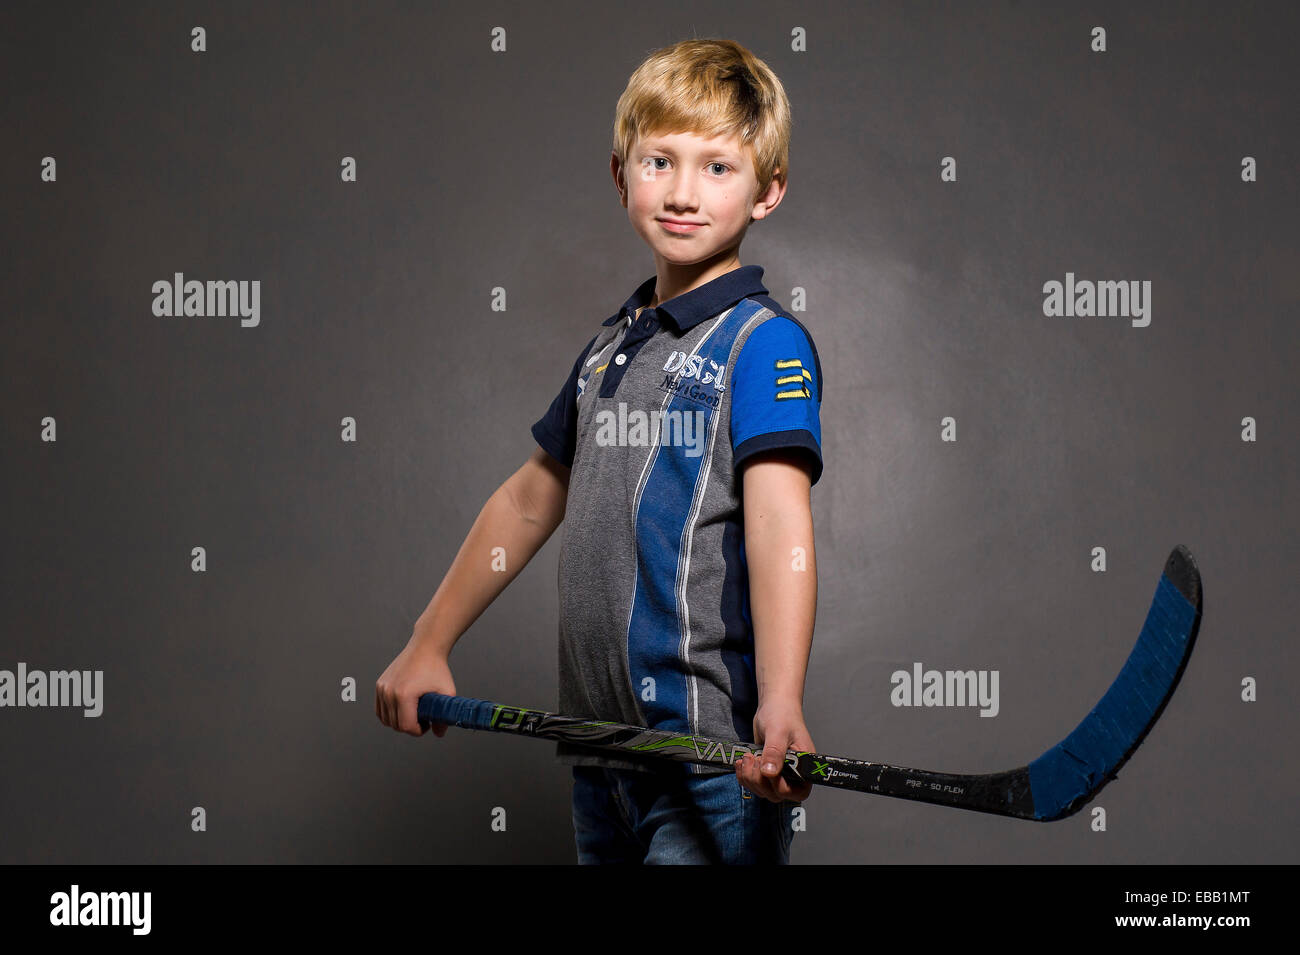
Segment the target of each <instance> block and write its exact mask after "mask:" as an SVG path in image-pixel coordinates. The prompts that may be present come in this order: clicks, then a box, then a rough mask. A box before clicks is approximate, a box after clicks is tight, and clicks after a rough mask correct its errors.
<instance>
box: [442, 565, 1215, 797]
mask: <svg viewBox="0 0 1300 955" xmlns="http://www.w3.org/2000/svg"><path fill="white" fill-rule="evenodd" d="M1200 620H1201V575H1200V572H1199V571H1198V570H1197V568H1196V562H1195V560H1194V559H1193V558H1192V555H1191V553H1190V552H1189V551H1188V550H1187V548H1186V547H1184V546H1182V545H1181V544H1180V545H1178V546H1177V547H1175V548H1174V549H1173V551H1172V552H1171V553H1170V555H1169V560H1168V561H1166V563H1165V569H1164V573H1163V574H1162V575H1161V577H1160V583H1159V584H1158V585H1157V587H1156V593H1155V597H1154V599H1153V600H1152V601H1151V609H1150V610H1149V611H1147V618H1146V622H1145V623H1144V624H1143V625H1142V632H1141V633H1140V634H1139V635H1138V639H1137V644H1136V645H1135V646H1134V647H1133V651H1132V652H1131V653H1130V654H1129V657H1128V660H1127V661H1125V663H1124V667H1123V669H1121V670H1120V672H1119V676H1117V677H1116V678H1115V682H1114V683H1112V684H1111V686H1110V689H1108V690H1107V691H1106V694H1105V695H1104V696H1103V697H1102V698H1101V702H1099V703H1098V704H1097V705H1096V706H1094V707H1093V708H1092V712H1090V713H1089V714H1088V715H1087V716H1086V717H1084V719H1083V722H1081V723H1080V724H1079V725H1078V726H1077V727H1075V729H1074V732H1072V733H1071V734H1070V735H1069V736H1067V737H1066V738H1065V739H1064V740H1062V741H1061V742H1060V743H1057V744H1056V745H1055V746H1053V747H1052V748H1051V749H1049V750H1048V751H1047V752H1045V753H1043V755H1042V756H1039V757H1038V758H1037V759H1035V760H1034V761H1033V762H1031V763H1030V764H1029V765H1028V766H1021V767H1019V768H1017V769H1012V770H1007V771H1006V772H1001V773H989V774H987V775H960V774H951V773H935V772H930V771H929V770H924V769H905V768H902V767H899V766H889V765H886V764H885V763H868V762H862V761H860V760H856V759H845V758H843V757H840V756H825V755H822V754H820V753H801V752H794V751H791V752H789V753H787V754H786V764H785V766H784V767H783V769H782V772H783V773H784V774H785V775H786V776H787V778H789V779H791V780H792V781H800V780H803V781H809V782H813V783H818V784H820V785H824V786H837V787H840V788H843V789H856V790H859V791H861V792H870V793H878V794H880V795H883V796H897V797H900V798H903V799H915V800H919V801H921V802H931V803H938V804H940V805H944V806H953V807H955V808H958V809H971V810H975V811H977V812H989V813H996V814H997V815H1002V816H1014V817H1015V818H1017V819H1033V820H1037V821H1039V822H1050V821H1052V820H1054V819H1062V818H1064V817H1066V816H1069V815H1071V814H1072V813H1074V812H1077V811H1078V810H1079V809H1080V808H1082V807H1083V806H1084V804H1086V803H1087V802H1089V801H1090V800H1091V799H1092V798H1093V797H1094V796H1096V795H1097V793H1098V792H1099V791H1100V790H1101V788H1102V787H1103V786H1105V785H1106V783H1108V782H1109V781H1110V780H1112V779H1114V778H1115V775H1116V773H1117V772H1118V771H1119V768H1120V767H1121V766H1123V765H1124V763H1125V761H1127V759H1128V758H1129V756H1131V755H1132V753H1133V751H1134V750H1135V749H1137V747H1138V744H1140V743H1141V742H1142V739H1143V737H1145V736H1146V734H1147V731H1148V730H1150V729H1151V727H1152V726H1153V725H1155V722H1156V720H1157V719H1159V718H1160V713H1161V711H1162V710H1164V707H1165V704H1166V703H1167V702H1168V701H1169V698H1170V696H1172V695H1173V692H1174V688H1175V687H1177V686H1178V681H1179V679H1180V678H1181V677H1182V674H1183V670H1184V668H1186V666H1187V660H1188V657H1189V656H1190V655H1191V652H1192V645H1193V644H1194V643H1195V641H1196V633H1197V631H1198V630H1199V628H1200ZM418 716H419V720H420V723H421V724H422V725H425V724H428V723H444V724H448V725H455V726H460V727H465V728H468V729H478V730H493V731H496V732H505V733H522V734H525V735H528V736H537V737H541V738H543V739H552V740H561V741H563V742H566V743H574V744H578V745H582V746H588V747H597V748H599V749H601V750H605V751H615V752H618V751H621V752H629V753H636V754H649V755H653V756H658V757H663V758H666V759H672V760H678V761H682V762H688V763H701V764H706V765H708V764H715V765H717V764H721V765H726V766H730V765H731V764H732V763H734V762H735V760H737V759H739V758H740V756H741V755H743V754H745V753H761V752H762V746H761V745H758V744H756V743H740V742H735V741H732V740H718V739H708V738H705V737H701V736H683V735H681V734H679V733H671V732H664V731H660V730H651V729H645V728H644V727H637V726H626V725H624V724H621V723H608V722H601V721H596V720H586V719H579V718H575V717H570V716H559V715H556V714H554V713H545V712H543V711H541V710H529V709H523V708H521V707H516V706H503V705H501V704H498V703H489V702H487V701H486V700H475V699H470V698H468V697H461V696H444V695H442V694H440V693H426V694H424V695H423V696H421V697H420V701H419V705H418Z"/></svg>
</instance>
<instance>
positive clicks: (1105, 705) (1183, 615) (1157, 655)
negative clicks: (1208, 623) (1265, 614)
mask: <svg viewBox="0 0 1300 955" xmlns="http://www.w3.org/2000/svg"><path fill="white" fill-rule="evenodd" d="M1195 618H1196V608H1195V607H1194V606H1192V604H1190V603H1188V601H1187V599H1186V598H1185V597H1183V595H1182V594H1180V593H1179V592H1178V590H1177V588H1176V587H1174V585H1173V584H1171V583H1170V582H1169V578H1168V577H1166V576H1164V575H1163V574H1162V575H1161V577H1160V583H1159V585H1158V586H1157V587H1156V595H1155V598H1154V599H1153V600H1152V602H1151V610H1150V612H1149V613H1148V614H1147V619H1146V622H1145V623H1143V625H1142V632H1141V634H1139V635H1138V641H1137V644H1136V645H1135V646H1134V648H1133V652H1132V653H1131V654H1130V655H1129V658H1128V660H1127V661H1126V662H1125V664H1124V668H1123V669H1122V670H1120V672H1119V676H1117V677H1116V678H1115V682H1114V683H1112V684H1111V686H1110V689H1109V690H1107V691H1106V695H1105V696H1103V697H1102V698H1101V702H1100V703H1098V704H1097V705H1096V706H1095V707H1093V709H1092V712H1091V713H1089V714H1088V715H1087V716H1086V717H1084V719H1083V722H1082V723H1080V724H1079V725H1078V726H1077V727H1075V730H1074V732H1073V733H1071V734H1070V735H1069V736H1067V737H1066V738H1065V739H1064V740H1062V741H1061V742H1060V743H1058V744H1057V745H1055V746H1053V747H1052V748H1051V749H1049V750H1048V751H1047V752H1045V753H1044V754H1043V755H1042V756H1040V757H1038V758H1037V759H1036V760H1034V761H1033V762H1032V763H1030V764H1029V788H1030V792H1031V793H1032V794H1033V799H1034V817H1035V818H1037V819H1044V818H1047V819H1050V818H1053V817H1055V816H1057V815H1059V814H1060V813H1061V812H1063V811H1064V810H1065V808H1066V807H1067V806H1069V805H1070V804H1071V803H1072V802H1074V801H1075V800H1076V799H1078V798H1080V797H1081V796H1084V795H1085V794H1087V793H1089V792H1091V791H1092V790H1093V789H1094V788H1096V787H1097V786H1099V785H1101V784H1102V783H1104V782H1105V781H1106V779H1107V778H1108V777H1109V776H1110V775H1111V774H1112V773H1113V772H1114V770H1115V767H1116V766H1117V765H1118V764H1119V762H1120V760H1122V759H1123V758H1124V756H1125V754H1126V753H1128V752H1129V751H1130V750H1131V749H1132V748H1133V746H1134V745H1135V744H1136V743H1137V742H1138V740H1139V738H1140V737H1141V736H1142V734H1143V732H1145V731H1146V729H1147V727H1148V726H1150V725H1151V720H1152V719H1153V718H1154V717H1155V715H1156V711H1157V710H1158V709H1159V708H1160V706H1161V704H1162V703H1163V702H1164V700H1165V699H1166V698H1167V697H1168V695H1169V692H1170V690H1171V689H1172V687H1173V683H1174V678H1175V677H1176V676H1177V675H1178V668H1179V666H1181V664H1182V661H1183V658H1184V656H1185V655H1186V651H1187V641H1188V639H1189V637H1190V635H1191V632H1192V623H1193V621H1194V620H1195Z"/></svg>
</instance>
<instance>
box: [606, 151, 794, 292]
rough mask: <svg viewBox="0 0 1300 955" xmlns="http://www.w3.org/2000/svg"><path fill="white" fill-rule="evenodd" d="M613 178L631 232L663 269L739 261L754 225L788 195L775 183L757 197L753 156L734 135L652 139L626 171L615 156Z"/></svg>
mask: <svg viewBox="0 0 1300 955" xmlns="http://www.w3.org/2000/svg"><path fill="white" fill-rule="evenodd" d="M610 171H611V172H612V173H613V174H614V182H615V184H616V185H618V186H619V194H620V197H621V199H622V203H623V205H624V206H626V207H627V215H628V219H630V220H631V222H632V227H633V228H634V229H636V231H637V232H638V233H639V234H640V236H641V238H643V239H645V241H646V242H647V243H648V244H649V245H650V248H651V249H653V250H654V254H655V261H656V264H657V265H660V266H662V265H664V264H665V263H667V264H671V265H693V264H695V263H698V262H703V261H705V260H708V259H714V258H717V257H719V255H723V254H726V253H728V252H730V253H732V254H734V251H735V249H736V248H737V247H738V246H739V245H740V242H741V240H742V239H743V238H744V237H745V230H746V229H748V228H749V224H750V219H751V217H752V218H753V219H762V218H764V217H765V216H767V214H768V213H769V212H771V211H772V210H773V209H775V208H776V206H777V204H778V203H779V202H780V201H781V196H782V195H783V194H784V193H785V183H784V182H783V181H782V180H781V179H777V178H774V179H773V181H772V184H771V186H770V187H769V188H768V190H767V192H766V193H765V194H764V195H762V196H758V195H757V192H758V179H757V176H756V174H755V171H754V161H753V153H752V151H751V150H750V149H748V148H743V149H742V147H741V145H740V140H739V138H738V137H736V136H734V135H730V136H718V137H714V138H712V139H705V138H703V137H702V136H699V135H697V134H696V133H670V134H663V133H660V134H655V135H651V136H647V137H644V138H642V139H638V140H637V141H636V142H635V143H634V144H633V147H632V151H631V153H630V154H629V155H628V157H627V166H626V168H623V169H620V166H619V162H618V155H617V153H615V154H613V156H612V157H611V160H610ZM620 174H621V176H622V183H620Z"/></svg>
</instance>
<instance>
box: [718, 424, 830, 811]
mask: <svg viewBox="0 0 1300 955" xmlns="http://www.w3.org/2000/svg"><path fill="white" fill-rule="evenodd" d="M807 467H808V465H807V460H806V459H805V458H804V457H802V456H801V455H800V453H799V452H798V451H791V450H787V449H782V450H778V451H772V452H768V453H765V454H761V455H756V456H755V457H753V458H751V459H750V460H749V461H748V462H746V465H745V467H744V471H743V476H742V480H743V495H744V502H745V503H744V508H745V554H746V557H747V560H748V563H749V596H750V615H751V618H752V620H753V624H754V656H755V669H756V675H757V679H758V712H757V713H756V714H755V716H754V740H755V741H756V742H759V743H762V744H763V756H762V759H761V765H760V760H758V759H756V758H755V757H753V756H744V757H742V758H741V759H739V760H737V761H736V764H735V766H736V777H737V778H738V779H739V780H740V783H741V785H743V786H744V787H745V788H746V789H748V790H750V791H751V792H754V793H757V794H758V795H760V796H762V797H764V798H765V799H769V800H771V801H772V802H780V801H781V800H785V799H788V800H792V801H794V802H802V801H803V800H804V799H806V798H807V797H808V796H809V795H810V794H811V792H812V784H811V783H803V784H801V785H799V786H792V785H791V784H790V782H789V781H788V780H786V779H785V777H783V776H782V775H781V767H782V766H783V765H784V763H785V754H786V750H789V749H793V750H800V751H804V752H816V749H815V747H814V746H813V741H812V737H811V736H809V735H808V728H807V727H806V726H805V725H804V720H803V689H804V677H805V675H806V673H807V670H808V654H809V651H810V649H811V648H812V632H813V620H814V618H815V616H816V613H817V563H816V555H815V553H814V550H813V522H812V503H811V499H810V489H811V476H810V474H809V472H808V470H807Z"/></svg>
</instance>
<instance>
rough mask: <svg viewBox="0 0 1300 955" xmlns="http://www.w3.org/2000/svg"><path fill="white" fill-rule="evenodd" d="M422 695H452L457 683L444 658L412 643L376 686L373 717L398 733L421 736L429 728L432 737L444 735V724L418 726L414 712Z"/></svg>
mask: <svg viewBox="0 0 1300 955" xmlns="http://www.w3.org/2000/svg"><path fill="white" fill-rule="evenodd" d="M425 693H445V694H447V695H448V696H455V695H456V684H455V683H454V682H453V681H452V678H451V667H450V666H448V665H447V657H446V656H445V655H444V654H442V653H439V652H437V651H431V650H427V649H423V648H421V647H420V646H419V645H418V644H416V643H415V642H414V640H412V642H410V643H407V645H406V648H405V649H404V650H402V652H401V653H399V654H398V655H397V656H396V658H394V660H393V662H392V663H390V664H388V669H387V670H385V671H384V672H383V673H382V674H381V675H380V677H379V680H378V681H377V682H376V683H375V715H376V716H378V717H379V720H380V722H382V723H383V724H384V725H385V726H391V727H392V728H393V729H395V730H397V731H398V732H399V733H410V734H411V735H412V736H423V735H424V734H425V732H426V731H427V730H428V729H432V730H433V732H434V734H435V735H437V736H445V735H446V733H447V724H446V723H433V724H430V726H421V725H420V721H419V719H418V718H417V716H416V709H417V705H418V703H419V701H420V697H421V696H423V695H424V694H425Z"/></svg>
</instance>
